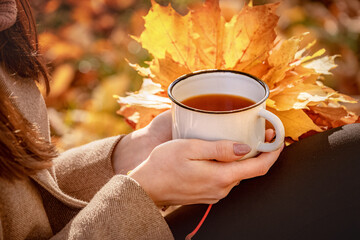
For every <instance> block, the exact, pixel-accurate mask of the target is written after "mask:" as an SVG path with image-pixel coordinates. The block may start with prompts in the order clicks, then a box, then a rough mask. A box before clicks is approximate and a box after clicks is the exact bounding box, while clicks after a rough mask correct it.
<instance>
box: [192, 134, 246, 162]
mask: <svg viewBox="0 0 360 240" xmlns="http://www.w3.org/2000/svg"><path fill="white" fill-rule="evenodd" d="M193 140H194V144H193V147H194V148H193V149H194V150H195V152H196V153H195V154H194V155H193V156H191V159H193V160H195V159H196V160H208V159H215V160H217V161H222V162H232V161H235V160H239V159H240V158H242V157H243V156H245V155H246V154H247V153H249V152H250V151H251V148H250V147H249V146H248V145H246V144H241V143H237V142H233V141H228V140H220V141H204V140H198V139H193ZM194 156H195V158H194Z"/></svg>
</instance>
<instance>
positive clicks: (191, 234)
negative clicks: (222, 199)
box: [185, 204, 212, 240]
mask: <svg viewBox="0 0 360 240" xmlns="http://www.w3.org/2000/svg"><path fill="white" fill-rule="evenodd" d="M211 207H212V204H210V205H209V206H208V208H207V210H206V212H205V214H204V216H203V217H202V219H201V220H200V222H199V224H198V225H197V226H196V228H195V229H194V230H193V231H192V232H191V233H189V234H188V235H187V236H186V237H185V240H191V238H192V237H193V236H194V235H195V234H196V233H197V231H199V229H200V227H201V225H202V224H203V223H204V221H205V219H206V217H207V215H208V214H209V212H210V209H211Z"/></svg>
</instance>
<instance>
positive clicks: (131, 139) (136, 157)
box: [112, 111, 172, 174]
mask: <svg viewBox="0 0 360 240" xmlns="http://www.w3.org/2000/svg"><path fill="white" fill-rule="evenodd" d="M171 139H172V137H171V112H170V111H165V112H163V113H161V114H160V115H158V116H157V117H156V118H154V120H153V121H152V122H151V123H150V124H149V125H148V126H146V127H144V128H142V129H139V130H137V131H134V132H132V133H130V134H128V135H126V136H125V137H124V138H123V139H121V141H120V142H119V143H118V144H117V145H116V147H115V149H114V153H113V156H112V164H113V169H114V172H115V173H116V174H127V172H128V171H130V170H133V169H134V168H135V167H137V166H138V165H139V164H140V163H142V162H143V161H144V160H145V159H146V158H147V157H148V156H149V155H150V153H151V151H152V150H153V149H154V148H155V147H156V146H158V145H159V144H161V143H164V142H166V141H169V140H171Z"/></svg>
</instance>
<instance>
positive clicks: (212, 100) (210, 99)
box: [182, 94, 255, 111]
mask: <svg viewBox="0 0 360 240" xmlns="http://www.w3.org/2000/svg"><path fill="white" fill-rule="evenodd" d="M182 103H183V104H184V105H186V106H189V107H191V108H196V109H200V110H205V111H232V110H238V109H242V108H246V107H249V106H251V105H254V104H255V102H254V101H252V100H250V99H248V98H245V97H241V96H237V95H232V94H204V95H197V96H193V97H190V98H187V99H185V100H183V101H182Z"/></svg>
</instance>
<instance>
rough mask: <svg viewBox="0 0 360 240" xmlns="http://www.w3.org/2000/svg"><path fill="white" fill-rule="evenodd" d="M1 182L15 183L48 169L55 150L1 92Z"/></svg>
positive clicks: (55, 154)
mask: <svg viewBox="0 0 360 240" xmlns="http://www.w3.org/2000/svg"><path fill="white" fill-rule="evenodd" d="M0 102H1V104H0V178H3V179H7V180H10V181H13V180H15V179H22V178H25V177H26V176H29V175H32V174H34V173H36V172H37V171H39V170H41V169H45V168H49V167H51V165H52V159H53V158H54V157H56V156H57V152H56V150H55V147H54V146H53V145H52V144H51V143H49V142H48V141H46V140H45V139H44V138H41V137H39V134H38V132H37V130H36V129H35V128H34V126H33V125H31V124H30V123H29V122H28V121H27V120H26V119H25V118H24V117H23V116H22V115H21V114H20V113H19V111H18V110H17V108H16V107H15V106H14V105H13V103H12V102H11V101H10V99H9V97H8V96H7V95H6V94H5V93H4V91H3V90H1V88H0Z"/></svg>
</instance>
